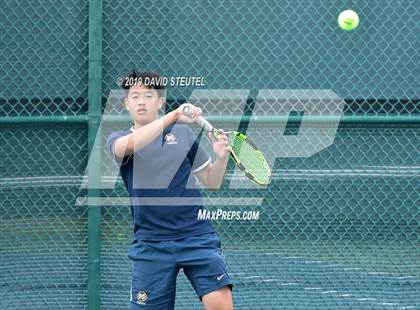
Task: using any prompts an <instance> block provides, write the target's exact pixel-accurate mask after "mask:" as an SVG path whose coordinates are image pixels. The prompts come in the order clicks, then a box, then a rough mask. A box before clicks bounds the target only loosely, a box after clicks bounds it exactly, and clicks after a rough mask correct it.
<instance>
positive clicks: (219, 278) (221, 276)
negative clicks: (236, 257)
mask: <svg viewBox="0 0 420 310" xmlns="http://www.w3.org/2000/svg"><path fill="white" fill-rule="evenodd" d="M224 276H225V274H222V275H220V276H218V277H217V278H216V279H217V281H220V280H222V279H223V277H224Z"/></svg>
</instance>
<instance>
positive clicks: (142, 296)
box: [136, 291, 149, 305]
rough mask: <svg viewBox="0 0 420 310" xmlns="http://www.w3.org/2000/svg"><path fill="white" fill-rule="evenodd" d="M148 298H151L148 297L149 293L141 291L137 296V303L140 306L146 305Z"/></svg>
mask: <svg viewBox="0 0 420 310" xmlns="http://www.w3.org/2000/svg"><path fill="white" fill-rule="evenodd" d="M148 298H149V296H147V293H146V292H145V291H139V292H138V293H137V294H136V299H137V303H138V304H140V305H144V304H145V303H146V300H147V299H148Z"/></svg>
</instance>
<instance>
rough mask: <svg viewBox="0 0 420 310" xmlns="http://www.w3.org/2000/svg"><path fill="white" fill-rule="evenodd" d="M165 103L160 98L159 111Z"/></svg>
mask: <svg viewBox="0 0 420 310" xmlns="http://www.w3.org/2000/svg"><path fill="white" fill-rule="evenodd" d="M163 103H164V100H163V97H159V110H160V109H162V106H163Z"/></svg>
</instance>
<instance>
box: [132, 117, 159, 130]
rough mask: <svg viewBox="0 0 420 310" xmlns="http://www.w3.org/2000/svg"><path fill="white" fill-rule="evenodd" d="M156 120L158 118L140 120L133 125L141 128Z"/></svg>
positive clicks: (135, 127)
mask: <svg viewBox="0 0 420 310" xmlns="http://www.w3.org/2000/svg"><path fill="white" fill-rule="evenodd" d="M155 120H157V118H155V119H153V120H151V121H150V122H144V123H139V122H136V121H134V125H133V127H134V129H139V128H141V127H143V126H146V125H147V124H150V123H151V122H154V121H155Z"/></svg>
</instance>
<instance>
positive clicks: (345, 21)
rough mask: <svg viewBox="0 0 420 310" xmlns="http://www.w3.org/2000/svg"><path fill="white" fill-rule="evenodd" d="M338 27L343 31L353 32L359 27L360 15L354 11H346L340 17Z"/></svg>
mask: <svg viewBox="0 0 420 310" xmlns="http://www.w3.org/2000/svg"><path fill="white" fill-rule="evenodd" d="M338 25H339V26H340V28H341V29H343V30H346V31H349V30H353V29H355V28H356V27H357V26H358V25H359V15H357V13H356V12H355V11H353V10H345V11H343V12H341V13H340V15H338Z"/></svg>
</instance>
